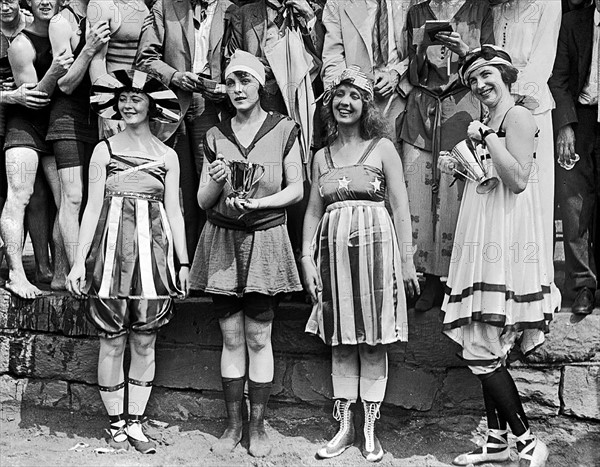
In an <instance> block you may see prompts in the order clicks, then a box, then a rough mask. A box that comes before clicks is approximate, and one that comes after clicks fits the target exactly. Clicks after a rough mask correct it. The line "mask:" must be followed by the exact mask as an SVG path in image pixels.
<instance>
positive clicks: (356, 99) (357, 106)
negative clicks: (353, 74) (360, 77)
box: [331, 84, 364, 125]
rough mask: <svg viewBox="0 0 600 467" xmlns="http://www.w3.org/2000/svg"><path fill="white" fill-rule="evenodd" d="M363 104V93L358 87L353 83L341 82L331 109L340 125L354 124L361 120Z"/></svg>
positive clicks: (335, 92)
mask: <svg viewBox="0 0 600 467" xmlns="http://www.w3.org/2000/svg"><path fill="white" fill-rule="evenodd" d="M363 106H364V103H363V99H362V95H361V93H360V91H359V90H358V88H356V87H354V86H352V85H351V84H340V85H339V86H338V87H337V88H336V89H335V91H334V94H333V99H332V100H331V109H332V110H333V118H335V120H336V122H337V123H338V125H354V124H356V123H358V122H360V117H361V116H362V112H363Z"/></svg>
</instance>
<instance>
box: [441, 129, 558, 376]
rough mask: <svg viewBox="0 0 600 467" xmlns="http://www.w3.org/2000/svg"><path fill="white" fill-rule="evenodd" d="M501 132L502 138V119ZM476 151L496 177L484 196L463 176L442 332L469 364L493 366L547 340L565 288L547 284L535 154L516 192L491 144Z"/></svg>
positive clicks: (502, 136)
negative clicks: (500, 171)
mask: <svg viewBox="0 0 600 467" xmlns="http://www.w3.org/2000/svg"><path fill="white" fill-rule="evenodd" d="M505 118H506V117H505ZM497 135H498V138H500V141H501V142H502V143H503V144H505V139H506V134H505V132H504V131H503V129H502V125H501V126H500V130H499V131H498V132H497ZM536 147H537V136H536ZM476 150H477V151H478V154H479V157H480V158H481V160H482V161H483V162H484V165H485V166H486V168H487V170H488V174H489V175H490V176H495V177H497V178H498V180H499V183H498V186H497V187H496V188H495V189H494V190H492V191H491V192H489V193H486V194H479V193H477V192H476V189H477V185H478V184H477V183H475V182H472V181H470V180H467V181H466V186H465V192H464V196H463V199H462V204H461V208H460V214H459V217H458V223H457V226H456V236H455V244H454V249H453V251H452V259H451V262H450V271H449V274H448V281H447V283H446V290H445V297H444V302H443V305H442V312H443V314H444V321H443V332H444V333H445V334H446V335H447V336H448V337H450V338H451V339H452V340H454V341H455V342H457V343H458V344H460V345H461V346H462V347H463V351H462V357H463V358H464V359H465V360H466V361H467V363H469V365H470V366H472V365H474V366H486V365H492V366H494V365H498V364H501V363H502V362H503V361H504V359H505V358H506V355H507V354H508V352H509V351H510V349H511V348H512V346H513V345H515V343H517V344H518V345H519V347H520V349H521V351H522V352H523V353H528V352H530V351H532V350H533V349H535V348H536V347H537V346H539V345H540V344H542V343H543V342H544V333H545V332H547V331H548V326H549V322H550V320H551V319H552V316H553V312H554V311H555V310H556V309H557V308H558V307H559V306H560V292H559V291H558V289H557V288H556V286H555V285H554V283H551V282H550V279H549V274H548V272H549V270H550V268H552V267H553V266H552V265H551V264H547V260H546V258H547V256H546V255H545V254H544V251H545V245H544V235H543V232H544V228H543V224H542V212H541V209H540V206H541V204H540V194H539V183H538V180H537V177H538V173H537V171H536V170H535V168H536V164H535V160H536V159H535V153H534V164H533V168H532V170H531V173H530V177H529V182H528V184H527V187H526V188H525V190H524V191H523V192H521V193H519V194H515V193H513V192H512V191H511V190H510V189H509V188H508V187H507V186H506V185H504V184H503V183H502V180H501V179H500V177H499V176H498V174H497V172H496V170H495V168H494V166H493V163H492V159H491V156H490V154H489V152H488V151H487V149H486V148H485V147H484V146H483V145H482V144H478V145H477V146H476ZM521 331H522V332H521ZM517 339H518V342H517Z"/></svg>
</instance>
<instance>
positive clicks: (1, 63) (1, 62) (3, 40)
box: [0, 32, 12, 138]
mask: <svg viewBox="0 0 600 467" xmlns="http://www.w3.org/2000/svg"><path fill="white" fill-rule="evenodd" d="M9 46H10V40H9V39H8V37H6V36H5V35H4V34H2V33H1V32H0V80H2V81H4V80H5V79H8V78H10V77H11V76H12V70H11V69H10V62H9V61H8V47H9ZM4 107H5V106H4V105H0V138H3V137H4V135H5V134H6V118H5V116H4V110H5V109H4Z"/></svg>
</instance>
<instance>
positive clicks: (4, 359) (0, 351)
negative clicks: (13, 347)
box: [0, 335, 11, 373]
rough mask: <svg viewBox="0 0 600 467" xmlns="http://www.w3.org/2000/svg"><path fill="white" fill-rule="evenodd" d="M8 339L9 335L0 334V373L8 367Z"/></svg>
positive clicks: (6, 370) (9, 338)
mask: <svg viewBox="0 0 600 467" xmlns="http://www.w3.org/2000/svg"><path fill="white" fill-rule="evenodd" d="M10 340H11V337H10V336H2V335H0V373H6V372H8V369H9V364H8V362H9V360H10Z"/></svg>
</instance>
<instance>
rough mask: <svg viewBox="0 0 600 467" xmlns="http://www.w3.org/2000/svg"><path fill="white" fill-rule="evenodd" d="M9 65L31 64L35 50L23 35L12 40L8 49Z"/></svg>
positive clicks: (20, 34)
mask: <svg viewBox="0 0 600 467" xmlns="http://www.w3.org/2000/svg"><path fill="white" fill-rule="evenodd" d="M8 56H9V59H10V63H11V65H13V66H14V64H23V63H27V62H31V61H32V60H33V58H34V57H35V49H34V48H33V44H32V43H31V40H30V39H29V38H28V37H27V36H26V35H25V34H23V33H19V34H18V35H17V37H15V38H14V39H13V41H12V42H11V43H10V47H9V48H8Z"/></svg>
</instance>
